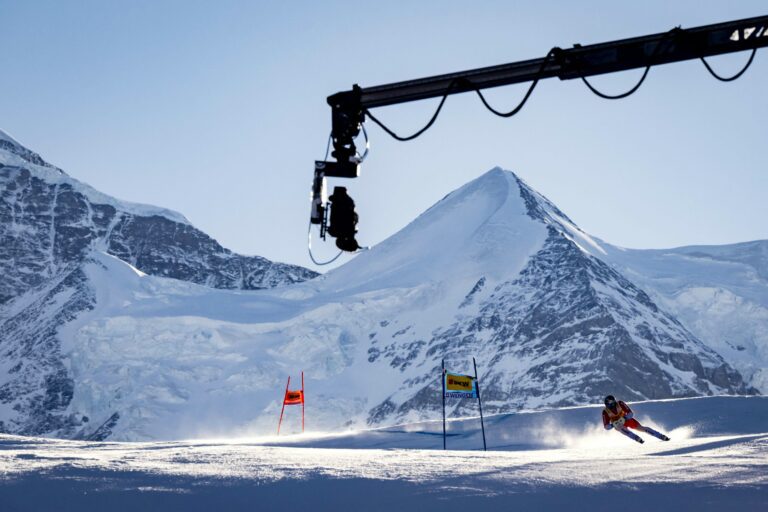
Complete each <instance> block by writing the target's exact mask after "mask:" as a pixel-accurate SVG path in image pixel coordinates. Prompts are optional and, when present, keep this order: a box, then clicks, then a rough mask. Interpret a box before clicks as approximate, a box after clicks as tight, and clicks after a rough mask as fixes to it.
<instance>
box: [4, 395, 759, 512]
mask: <svg viewBox="0 0 768 512" xmlns="http://www.w3.org/2000/svg"><path fill="white" fill-rule="evenodd" d="M766 402H767V400H766V399H765V398H760V397H754V398H726V397H715V398H704V399H687V400H672V401H661V402H646V403H637V404H632V405H633V407H634V409H635V412H636V413H637V416H638V418H639V419H640V420H641V421H642V422H644V423H647V424H650V425H654V426H656V427H657V428H659V429H663V430H666V431H667V432H668V433H669V434H670V435H671V437H672V440H671V441H670V442H666V443H662V442H659V441H657V440H655V439H649V440H648V441H647V442H646V444H644V445H637V444H635V443H633V442H632V441H630V440H628V439H626V438H624V437H623V436H621V435H619V434H616V433H614V432H605V431H603V429H602V427H601V426H600V425H599V421H600V420H599V415H600V409H599V408H597V407H588V408H570V409H561V410H554V411H542V412H537V413H521V414H512V415H501V416H493V417H489V418H487V420H488V422H487V435H488V439H489V446H490V448H491V451H488V452H486V453H483V452H481V451H478V448H479V446H480V444H479V438H478V434H477V430H478V427H479V426H478V424H477V420H476V419H474V418H473V419H467V420H464V421H454V422H451V424H450V429H451V430H450V434H451V437H450V438H449V440H448V442H449V447H450V448H451V449H450V450H449V451H446V452H444V451H442V450H440V449H436V448H438V447H439V446H441V441H440V436H439V435H435V433H436V432H435V431H436V430H439V424H411V425H402V426H400V427H398V428H397V429H386V430H379V431H361V432H356V433H354V434H348V435H345V436H329V435H322V434H308V435H305V436H289V437H285V438H281V439H280V440H277V439H275V438H274V437H273V438H240V439H233V438H230V439H204V440H198V441H177V442H168V443H95V442H82V441H61V440H47V439H39V438H37V439H36V438H22V437H14V436H2V435H0V447H1V448H0V473H2V474H3V479H2V480H0V499H2V503H3V506H4V507H5V508H4V509H8V510H14V511H27V510H30V511H31V510H53V509H56V510H62V511H65V512H66V511H78V512H82V511H90V510H110V511H115V512H117V511H121V510H161V509H162V510H190V511H198V510H200V511H208V510H212V509H217V510H218V509H221V510H253V509H254V507H256V508H258V509H259V510H303V509H312V510H319V511H325V510H368V511H378V510H382V511H384V510H388V511H391V510H399V511H404V512H408V511H419V512H424V511H432V510H435V511H437V510H445V509H446V508H451V509H455V508H462V509H465V508H466V509H471V510H561V509H565V510H569V511H574V512H580V511H589V512H594V511H598V512H599V511H615V510H616V507H617V503H620V504H622V505H621V506H622V507H624V508H626V504H631V508H637V509H639V510H653V511H675V512H680V511H689V510H691V511H697V512H701V511H721V510H730V509H734V510H742V511H758V510H764V509H766V507H768V403H766ZM745 418H749V420H748V421H745ZM436 427H437V428H436ZM321 448H322V449H321ZM404 448H408V449H404ZM414 448H415V449H414ZM459 450H461V451H459Z"/></svg>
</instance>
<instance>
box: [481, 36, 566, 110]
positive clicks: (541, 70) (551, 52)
mask: <svg viewBox="0 0 768 512" xmlns="http://www.w3.org/2000/svg"><path fill="white" fill-rule="evenodd" d="M554 54H555V49H554V48H552V49H551V50H549V53H547V56H546V57H544V60H543V61H542V62H541V67H539V71H538V72H537V73H536V78H535V79H534V80H533V82H531V86H530V87H528V91H527V92H526V93H525V96H523V99H522V101H520V103H518V105H517V106H516V107H515V108H513V109H512V110H510V111H509V112H499V111H498V110H496V109H495V108H493V107H492V106H490V105H489V104H488V102H487V101H486V100H485V96H483V93H482V92H480V89H478V88H475V92H476V93H477V95H478V96H480V101H482V102H483V105H485V108H487V109H488V110H489V111H491V112H492V113H494V114H496V115H497V116H499V117H512V116H514V115H515V114H517V113H518V112H520V111H521V110H522V109H523V107H524V106H525V103H526V102H527V101H528V98H530V97H531V93H533V90H534V89H535V88H536V86H537V85H538V83H539V80H541V75H542V73H544V68H545V67H546V66H547V62H549V58H550V57H552V56H553V55H554Z"/></svg>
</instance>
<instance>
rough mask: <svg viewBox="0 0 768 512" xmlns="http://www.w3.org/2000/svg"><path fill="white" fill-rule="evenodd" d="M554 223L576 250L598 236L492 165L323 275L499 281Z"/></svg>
mask: <svg viewBox="0 0 768 512" xmlns="http://www.w3.org/2000/svg"><path fill="white" fill-rule="evenodd" d="M550 229H555V230H556V231H557V232H560V233H561V234H562V235H563V236H564V237H566V238H567V239H569V240H571V241H573V242H574V243H575V244H576V245H577V246H578V247H579V248H581V249H582V250H583V251H584V252H586V253H589V254H592V255H600V254H603V253H604V250H603V249H602V247H601V246H600V242H599V241H597V240H596V239H594V238H592V237H590V236H589V235H588V234H587V233H585V232H584V231H582V230H581V229H580V228H579V227H578V226H576V225H575V224H574V223H573V221H571V219H569V218H568V216H566V215H565V214H564V213H563V212H561V211H560V210H559V209H558V208H557V207H556V206H555V205H554V204H553V203H552V202H551V201H549V200H548V199H547V198H546V197H544V196H543V195H541V194H540V193H538V192H536V191H535V190H534V189H533V188H531V187H530V186H529V185H528V184H527V183H525V182H524V181H523V180H522V179H521V178H519V177H518V176H517V175H516V174H515V173H514V172H511V171H507V170H504V169H502V168H500V167H494V168H493V169H491V170H489V171H487V172H486V173H484V174H482V175H481V176H479V177H477V178H475V179H474V180H472V181H470V182H468V183H467V184H465V185H464V186H462V187H460V188H458V189H456V190H455V191H453V192H451V193H450V194H448V195H446V196H445V197H444V198H443V199H441V200H440V201H438V202H437V203H435V204H434V205H433V206H432V207H430V208H429V209H428V210H426V211H425V212H424V213H423V214H421V215H420V216H419V217H417V218H416V219H415V220H414V221H413V222H411V223H410V224H408V225H407V226H406V227H405V228H403V229H402V230H400V231H399V232H398V233H396V234H395V235H393V236H392V237H390V238H388V239H386V240H385V241H384V242H382V243H380V244H378V245H376V246H375V247H373V248H372V249H371V250H370V251H368V252H367V253H363V254H361V255H360V256H358V257H357V258H356V259H355V260H353V261H352V262H350V263H348V264H346V265H344V268H343V270H338V271H334V272H331V273H329V274H328V276H327V277H326V278H325V282H326V283H327V284H328V285H329V286H331V287H333V288H336V289H344V288H345V287H346V283H350V282H354V283H356V285H358V286H359V285H360V284H361V283H365V284H366V286H372V287H376V286H377V283H378V284H384V283H386V284H387V286H404V287H408V286H411V285H414V284H416V283H424V282H425V281H431V282H436V281H445V280H446V279H450V280H454V281H455V280H475V281H476V280H477V279H479V278H480V277H488V278H491V279H493V280H502V279H505V278H510V277H512V276H516V275H517V274H518V273H519V272H520V270H521V269H522V267H523V265H525V263H526V262H527V261H528V259H529V258H530V256H531V255H532V254H534V253H535V252H536V251H538V250H539V249H540V248H541V246H542V244H543V243H544V241H545V239H546V238H547V236H548V235H549V230H550Z"/></svg>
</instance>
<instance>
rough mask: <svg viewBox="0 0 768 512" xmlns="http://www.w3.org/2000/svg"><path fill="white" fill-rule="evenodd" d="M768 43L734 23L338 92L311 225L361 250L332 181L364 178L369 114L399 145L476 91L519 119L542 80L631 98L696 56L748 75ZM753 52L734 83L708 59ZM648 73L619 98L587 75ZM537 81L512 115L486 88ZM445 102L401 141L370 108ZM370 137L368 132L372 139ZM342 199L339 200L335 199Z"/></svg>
mask: <svg viewBox="0 0 768 512" xmlns="http://www.w3.org/2000/svg"><path fill="white" fill-rule="evenodd" d="M765 46H768V16H760V17H755V18H748V19H743V20H736V21H728V22H724V23H717V24H714V25H705V26H701V27H695V28H689V29H682V28H680V27H677V28H674V29H672V30H670V31H668V32H663V33H659V34H652V35H647V36H641V37H633V38H629V39H621V40H617V41H610V42H607V43H598V44H592V45H588V46H581V45H579V44H576V45H574V46H573V47H572V48H568V49H561V48H558V47H555V48H552V49H551V50H550V51H549V53H547V55H546V56H545V57H543V58H539V59H530V60H525V61H519V62H512V63H509V64H501V65H498V66H490V67H484V68H478V69H472V70H468V71H459V72H456V73H448V74H444V75H437V76H432V77H427V78H420V79H416V80H407V81H404V82H396V83H391V84H386V85H379V86H375V87H365V88H363V87H360V86H358V85H357V84H355V85H354V86H353V87H352V89H351V90H349V91H343V92H338V93H336V94H333V95H331V96H329V97H328V104H329V105H330V106H331V122H332V125H331V126H332V128H331V142H332V144H333V151H332V153H331V156H332V157H333V159H334V160H331V161H316V162H315V176H314V178H315V179H314V182H313V187H312V212H311V217H310V222H311V223H312V224H319V225H320V234H321V237H322V238H323V239H324V238H325V235H326V233H328V234H330V235H331V236H332V237H335V238H336V245H337V247H339V249H341V250H342V251H349V252H354V251H356V250H358V249H359V248H360V247H359V246H358V244H357V241H356V240H355V234H356V233H357V230H356V227H355V226H356V224H357V214H356V213H355V210H354V201H353V200H352V198H351V197H349V195H347V193H346V188H345V187H336V188H335V190H334V193H333V195H332V196H331V197H330V200H331V206H330V209H331V224H330V226H328V225H327V221H328V204H327V203H326V199H325V178H326V177H335V178H356V177H357V176H359V174H360V164H361V163H362V160H363V158H364V155H362V156H361V155H360V154H359V153H358V150H357V147H356V145H355V139H356V138H357V137H358V135H359V134H360V131H361V130H362V131H363V132H364V134H365V130H364V128H363V123H364V121H365V118H366V117H368V118H369V119H371V120H372V121H373V122H375V123H376V124H377V125H379V126H380V127H381V128H382V129H384V130H385V131H386V132H387V133H388V134H389V135H391V136H393V137H394V138H396V139H397V140H402V141H406V140H412V139H414V138H416V137H418V136H419V135H421V134H422V133H423V132H424V131H426V130H427V129H428V128H429V127H430V126H432V124H433V123H434V121H435V120H436V118H437V116H438V114H439V113H440V109H441V108H442V106H443V103H444V102H445V99H446V98H447V97H448V96H450V95H453V94H460V93H464V92H473V91H474V92H476V93H477V94H478V95H479V96H480V99H481V100H482V102H483V104H484V105H485V106H486V107H487V108H488V109H489V110H491V111H492V112H493V113H495V114H497V115H500V116H503V117H511V116H513V115H515V114H516V113H517V112H518V111H519V110H520V109H521V108H522V107H523V105H524V104H525V102H526V100H527V99H528V97H529V96H530V94H531V93H532V92H533V89H534V88H535V87H536V84H537V83H538V81H539V80H543V79H546V78H554V77H557V78H559V79H560V80H571V79H574V78H579V79H581V80H583V81H584V82H585V84H586V85H587V86H588V87H589V88H590V89H591V90H592V91H593V92H594V93H596V94H598V95H600V96H601V97H604V98H607V99H619V98H624V97H626V96H629V95H630V94H632V93H633V92H635V91H636V90H637V88H639V86H640V85H641V84H642V82H643V80H644V79H645V77H646V75H647V74H648V71H649V70H650V68H651V67H652V66H655V65H659V64H669V63H672V62H680V61H685V60H692V59H701V60H702V62H703V63H704V65H705V66H706V67H707V69H708V70H709V72H710V73H712V75H713V76H715V78H718V79H719V80H722V81H731V80H735V79H736V78H738V77H739V76H741V74H742V73H743V72H744V71H746V69H747V67H749V65H750V64H751V63H752V59H753V57H754V55H755V52H756V51H757V49H758V48H762V47H765ZM744 50H752V55H751V56H750V58H749V61H748V62H747V65H746V66H745V67H744V69H742V70H741V71H740V72H739V73H737V74H736V75H734V76H732V77H729V78H722V77H720V76H718V75H717V74H716V73H715V72H714V71H713V70H712V68H710V66H709V64H707V62H706V61H705V60H704V58H705V57H710V56H714V55H721V54H725V53H733V52H739V51H744ZM638 68H645V73H644V74H643V76H642V78H641V79H640V81H639V82H638V84H637V85H636V86H635V87H633V88H632V89H631V90H630V91H628V92H627V93H624V94H620V95H617V96H608V95H605V94H602V93H600V92H599V91H597V90H596V89H594V88H593V87H592V86H591V85H590V84H589V82H587V80H586V78H587V77H590V76H595V75H601V74H606V73H613V72H617V71H626V70H630V69H638ZM524 82H531V86H530V87H529V89H528V92H527V93H526V95H525V97H524V98H523V100H522V102H521V103H520V104H519V105H518V106H517V108H515V109H513V110H511V111H510V112H506V113H501V112H498V111H496V110H494V109H493V108H492V107H491V106H490V105H488V103H487V102H486V101H485V98H484V97H483V95H482V93H481V92H480V91H481V90H482V89H487V88H491V87H499V86H503V85H511V84H517V83H524ZM437 97H442V98H443V99H442V101H441V102H440V105H439V106H438V108H437V110H436V112H435V114H434V115H433V117H432V119H431V120H430V121H429V122H428V123H427V125H426V126H424V128H422V129H421V130H419V131H417V132H416V133H415V134H413V135H411V136H408V137H401V136H399V135H397V134H395V133H394V132H393V131H391V130H390V129H389V128H387V127H386V126H384V125H383V124H382V123H381V122H380V121H379V120H378V119H376V117H374V116H373V114H372V113H371V112H370V109H372V108H377V107H384V106H388V105H396V104H399V103H406V102H409V101H418V100H423V99H428V98H437ZM366 139H367V134H366ZM334 198H335V199H334Z"/></svg>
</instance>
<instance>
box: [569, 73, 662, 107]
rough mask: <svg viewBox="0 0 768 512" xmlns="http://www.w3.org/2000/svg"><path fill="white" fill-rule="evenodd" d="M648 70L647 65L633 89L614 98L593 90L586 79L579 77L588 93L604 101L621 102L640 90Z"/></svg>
mask: <svg viewBox="0 0 768 512" xmlns="http://www.w3.org/2000/svg"><path fill="white" fill-rule="evenodd" d="M650 70H651V66H650V64H649V65H648V66H647V67H646V68H645V71H643V76H642V77H640V81H639V82H637V83H636V84H635V86H634V87H633V88H631V89H630V90H628V91H627V92H624V93H621V94H617V95H616V96H611V95H610V94H605V93H604V92H600V91H598V90H597V89H595V88H594V87H593V86H592V84H590V83H589V82H587V79H586V78H584V77H583V76H582V77H580V78H581V81H582V82H584V85H586V86H587V87H589V90H590V91H592V92H593V93H595V94H596V95H598V96H600V97H601V98H603V99H605V100H621V99H624V98H626V97H627V96H630V95H632V94H634V93H635V91H637V90H638V89H639V88H640V86H641V85H643V82H645V77H646V76H648V72H649V71H650Z"/></svg>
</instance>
